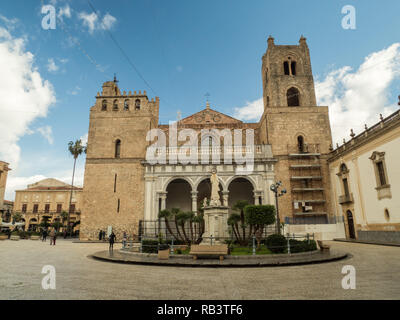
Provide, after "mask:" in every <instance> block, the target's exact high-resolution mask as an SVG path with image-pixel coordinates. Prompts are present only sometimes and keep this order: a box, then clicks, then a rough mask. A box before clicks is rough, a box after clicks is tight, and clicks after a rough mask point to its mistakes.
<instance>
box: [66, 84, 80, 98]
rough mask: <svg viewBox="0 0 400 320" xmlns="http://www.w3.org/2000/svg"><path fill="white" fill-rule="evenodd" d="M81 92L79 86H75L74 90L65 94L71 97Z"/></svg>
mask: <svg viewBox="0 0 400 320" xmlns="http://www.w3.org/2000/svg"><path fill="white" fill-rule="evenodd" d="M81 90H82V89H81V88H80V87H79V86H76V87H75V88H74V89H72V90H69V91H67V93H68V94H70V95H72V96H76V95H77V94H78V93H79V91H81Z"/></svg>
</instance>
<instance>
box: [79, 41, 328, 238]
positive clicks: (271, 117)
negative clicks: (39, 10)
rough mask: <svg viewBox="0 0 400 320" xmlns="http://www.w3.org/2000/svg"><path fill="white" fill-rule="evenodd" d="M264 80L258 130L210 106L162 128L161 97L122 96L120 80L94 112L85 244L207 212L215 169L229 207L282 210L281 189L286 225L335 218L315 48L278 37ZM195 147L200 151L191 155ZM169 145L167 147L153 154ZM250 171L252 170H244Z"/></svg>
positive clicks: (269, 54) (99, 97)
mask: <svg viewBox="0 0 400 320" xmlns="http://www.w3.org/2000/svg"><path fill="white" fill-rule="evenodd" d="M261 73H262V82H263V98H264V113H263V115H262V116H261V118H260V120H259V121H258V122H255V123H246V122H243V121H241V120H238V119H234V118H232V117H230V116H228V115H225V114H223V113H220V112H218V111H217V110H215V109H216V108H214V107H211V106H210V104H209V103H208V102H207V104H206V106H205V108H203V109H202V110H200V111H199V112H197V113H195V114H193V115H191V116H189V117H186V118H184V119H182V120H178V121H177V122H176V123H175V124H174V125H165V124H159V108H160V100H159V98H158V97H156V98H155V99H149V98H148V96H147V94H146V92H145V91H144V92H141V91H139V92H136V91H134V92H131V91H129V92H126V91H123V92H121V90H120V89H119V87H118V84H117V81H115V80H114V81H109V82H105V83H104V84H103V88H102V92H101V93H100V92H99V93H98V94H97V97H96V103H95V105H94V106H93V107H92V108H91V110H90V125H89V135H88V148H87V159H86V166H85V178H84V187H83V205H82V215H81V228H80V229H81V239H95V238H96V237H97V235H98V232H99V230H107V229H109V230H110V227H111V228H112V229H113V231H114V232H115V233H116V234H117V237H118V236H121V235H122V233H123V232H127V233H128V234H130V235H131V234H135V235H137V234H138V233H139V232H143V230H139V226H141V225H143V223H141V221H146V222H147V223H146V224H145V225H147V226H149V225H151V223H152V222H154V223H155V224H156V223H157V220H158V213H159V212H160V210H163V209H172V208H180V209H181V210H183V211H192V212H195V213H196V212H198V210H199V208H200V207H201V205H202V203H203V202H204V199H205V198H206V197H209V195H210V182H209V178H210V175H211V171H212V170H213V169H215V170H216V171H217V173H218V177H219V180H220V200H221V203H222V204H223V205H225V206H228V207H229V208H230V207H232V205H233V204H234V203H235V202H236V201H238V200H247V201H248V202H249V203H251V204H274V205H275V194H274V193H273V192H272V191H271V185H272V184H274V183H275V182H276V181H281V182H282V187H283V188H285V189H286V190H287V193H286V194H285V195H284V196H282V197H279V198H278V201H279V213H280V219H281V221H284V222H286V223H288V224H291V223H299V221H301V223H302V224H304V225H307V224H308V223H321V224H324V223H328V222H329V221H330V220H331V218H332V217H333V216H334V213H333V210H332V204H331V201H330V198H331V197H330V180H329V179H330V176H329V170H328V164H327V158H328V154H329V153H330V151H331V140H332V139H331V130H330V123H329V115H328V107H321V106H317V105H316V97H315V89H314V80H313V75H312V69H311V59H310V53H309V48H308V46H307V43H306V39H305V38H304V37H301V39H300V41H299V44H298V45H275V43H274V39H273V38H272V37H270V38H269V39H268V49H267V51H266V53H265V54H264V56H263V57H262V68H261ZM189 133H191V134H192V136H193V133H195V137H194V138H193V137H189ZM191 139H192V142H193V139H195V142H196V143H195V144H196V147H195V148H183V147H184V146H185V144H187V141H189V140H191ZM163 143H164V145H165V146H164V147H165V148H164V147H157V148H155V149H154V145H157V146H161V145H162V144H163ZM182 150H184V151H182ZM154 151H155V153H154ZM179 154H180V155H182V157H180V156H179ZM187 154H190V155H191V156H192V158H190V159H191V160H189V161H188V160H187V157H186V158H185V155H187ZM194 154H195V157H194V158H195V159H194V158H193V155H194ZM149 155H151V156H155V158H157V159H158V160H160V159H162V160H163V159H164V160H166V161H164V162H163V161H154V157H153V158H152V157H149ZM249 155H250V156H249ZM157 156H158V157H157ZM247 156H249V157H248V158H246V157H247ZM182 159H184V161H182ZM248 164H251V166H250V167H251V169H250V170H247V169H248V168H247V169H246V170H243V168H244V167H246V165H248Z"/></svg>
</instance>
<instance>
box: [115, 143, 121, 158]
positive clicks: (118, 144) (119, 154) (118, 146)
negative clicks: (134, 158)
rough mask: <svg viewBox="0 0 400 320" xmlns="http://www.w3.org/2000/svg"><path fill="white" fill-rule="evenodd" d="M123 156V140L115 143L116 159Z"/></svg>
mask: <svg viewBox="0 0 400 320" xmlns="http://www.w3.org/2000/svg"><path fill="white" fill-rule="evenodd" d="M120 156H121V140H119V139H118V140H117V141H115V158H119V157H120Z"/></svg>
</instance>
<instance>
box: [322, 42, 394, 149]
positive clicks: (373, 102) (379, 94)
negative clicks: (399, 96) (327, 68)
mask: <svg viewBox="0 0 400 320" xmlns="http://www.w3.org/2000/svg"><path fill="white" fill-rule="evenodd" d="M399 76H400V43H394V44H393V45H391V46H390V47H388V48H385V49H383V50H381V51H378V52H374V53H372V54H370V55H368V56H367V57H366V58H365V59H364V62H363V63H362V64H361V66H360V67H359V68H358V70H356V71H353V70H352V68H351V67H348V66H345V67H342V68H339V69H337V70H333V71H331V72H330V73H329V74H328V75H327V76H326V77H325V79H324V80H323V81H316V86H315V89H316V95H317V101H318V105H324V106H329V112H330V120H331V127H332V135H333V142H334V143H336V142H339V143H341V142H342V140H343V138H345V139H346V141H348V140H349V139H350V129H353V130H354V132H355V133H356V134H357V133H360V132H361V131H363V130H364V125H365V124H367V125H368V126H371V125H373V124H375V123H377V122H378V121H379V114H383V115H384V116H387V115H389V114H390V113H391V112H394V111H395V110H396V108H397V107H396V105H395V104H394V101H393V104H391V103H390V102H389V101H388V97H389V96H390V86H391V85H392V83H393V81H394V80H396V79H399Z"/></svg>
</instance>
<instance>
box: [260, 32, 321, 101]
mask: <svg viewBox="0 0 400 320" xmlns="http://www.w3.org/2000/svg"><path fill="white" fill-rule="evenodd" d="M262 79H263V89H264V90H263V91H264V108H268V107H278V106H280V107H287V106H316V99H315V91H314V79H313V75H312V70H311V59H310V52H309V50H308V45H307V42H306V38H304V37H303V36H302V37H301V38H300V41H299V45H279V46H277V45H275V43H274V38H272V37H271V36H270V37H269V38H268V50H267V52H266V53H265V55H264V56H263V57H262Z"/></svg>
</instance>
